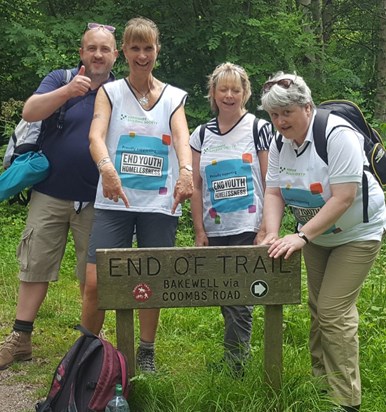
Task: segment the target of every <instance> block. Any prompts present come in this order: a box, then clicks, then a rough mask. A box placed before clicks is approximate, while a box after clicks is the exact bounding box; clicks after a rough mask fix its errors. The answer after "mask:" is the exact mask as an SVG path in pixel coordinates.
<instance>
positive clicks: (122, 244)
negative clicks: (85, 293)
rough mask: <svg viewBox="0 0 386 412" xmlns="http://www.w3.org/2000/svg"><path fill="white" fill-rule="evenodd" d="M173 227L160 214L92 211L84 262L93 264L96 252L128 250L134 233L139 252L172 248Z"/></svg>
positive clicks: (174, 221) (171, 218)
mask: <svg viewBox="0 0 386 412" xmlns="http://www.w3.org/2000/svg"><path fill="white" fill-rule="evenodd" d="M177 224H178V217H176V216H169V215H165V214H163V213H141V212H128V211H121V210H104V209H95V215H94V224H93V228H92V232H91V237H90V242H89V247H88V257H87V261H88V263H96V249H111V248H131V247H132V245H133V237H134V233H135V234H136V238H137V244H138V247H139V248H143V247H173V246H174V243H175V239H176V232H177Z"/></svg>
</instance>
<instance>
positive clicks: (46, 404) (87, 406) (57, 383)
mask: <svg viewBox="0 0 386 412" xmlns="http://www.w3.org/2000/svg"><path fill="white" fill-rule="evenodd" d="M76 329H78V330H80V331H81V332H82V333H83V335H82V336H81V337H80V338H78V340H77V341H76V342H75V343H74V344H73V346H72V347H71V348H70V350H69V351H68V352H67V353H66V355H65V356H64V357H63V359H62V360H61V361H60V363H59V365H58V366H57V368H56V370H55V373H54V377H53V379H52V384H51V388H50V390H49V392H48V395H47V398H46V400H45V401H42V402H38V403H37V404H36V406H35V409H36V411H37V412H62V411H77V412H103V411H104V410H105V407H106V405H107V403H108V402H109V400H110V399H111V398H112V397H113V396H114V395H115V385H116V384H117V383H120V384H122V389H123V395H124V396H125V397H126V398H127V397H128V393H129V386H130V381H129V379H128V366H127V359H126V357H125V356H124V355H123V354H122V353H121V352H120V351H118V350H117V349H116V348H114V346H113V345H112V344H111V343H110V342H108V341H106V340H105V339H102V338H100V337H98V336H96V335H94V334H92V333H91V332H89V331H88V330H87V329H85V328H84V327H82V326H80V325H78V326H76Z"/></svg>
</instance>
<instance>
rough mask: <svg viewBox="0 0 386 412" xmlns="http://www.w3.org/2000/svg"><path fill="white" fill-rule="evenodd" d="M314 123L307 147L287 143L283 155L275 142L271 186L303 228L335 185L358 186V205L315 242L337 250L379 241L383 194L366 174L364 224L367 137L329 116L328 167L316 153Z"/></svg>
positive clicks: (383, 215)
mask: <svg viewBox="0 0 386 412" xmlns="http://www.w3.org/2000/svg"><path fill="white" fill-rule="evenodd" d="M313 120H314V117H313V119H312V121H311V124H310V126H309V128H308V133H307V136H306V139H305V141H304V143H303V144H302V146H300V147H296V145H295V144H294V143H293V142H292V141H291V140H289V139H286V138H283V146H282V148H281V151H280V153H279V151H278V149H277V144H276V141H275V139H273V140H272V143H271V146H270V152H269V163H268V173H267V178H266V185H267V187H279V188H280V189H281V193H282V196H283V199H284V201H285V203H286V205H289V206H290V207H291V209H292V211H293V213H294V216H295V219H296V221H297V222H298V224H299V227H301V226H302V225H304V224H306V223H307V222H308V221H309V220H311V219H312V218H313V217H314V216H315V215H316V214H317V213H318V212H319V210H320V209H321V208H322V207H323V206H324V204H325V203H326V202H327V200H328V199H329V198H330V197H331V187H330V185H331V184H340V183H349V182H356V183H358V189H357V194H356V197H355V199H354V202H353V204H352V205H351V206H350V207H349V209H347V211H346V212H345V213H344V214H343V215H342V216H341V217H340V218H339V219H338V220H337V221H336V222H335V223H334V224H333V225H332V226H331V227H330V228H329V229H328V230H327V231H326V232H325V233H323V234H322V235H320V236H318V237H316V238H315V239H314V240H313V241H312V242H313V243H315V244H318V245H321V246H331V247H334V246H338V245H341V244H344V243H348V242H351V241H356V240H357V241H361V240H380V239H381V237H382V233H383V227H384V225H385V221H386V210H385V202H384V194H383V191H382V189H381V188H380V186H379V184H378V183H377V181H376V180H375V178H374V176H372V175H371V173H370V172H366V175H367V178H368V184H369V197H368V198H369V204H368V215H369V222H368V223H364V222H363V196H362V173H363V165H364V164H368V163H367V159H366V156H365V154H364V151H363V136H362V135H361V134H359V133H356V132H354V131H353V130H351V128H347V127H342V128H337V129H335V130H334V131H332V133H331V134H330V135H329V133H330V131H331V130H332V129H333V128H334V127H335V126H337V125H343V124H346V123H345V121H344V120H342V119H341V118H339V117H337V116H335V115H330V116H329V119H328V123H327V128H326V135H327V136H328V135H329V138H328V140H327V153H328V165H327V164H326V163H325V162H324V161H323V160H322V159H321V158H320V156H319V155H318V153H317V152H316V149H315V145H314V138H313V133H312V126H313Z"/></svg>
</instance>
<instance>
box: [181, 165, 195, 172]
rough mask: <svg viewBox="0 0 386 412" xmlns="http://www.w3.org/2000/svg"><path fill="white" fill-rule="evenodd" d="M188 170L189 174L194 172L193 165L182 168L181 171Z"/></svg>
mask: <svg viewBox="0 0 386 412" xmlns="http://www.w3.org/2000/svg"><path fill="white" fill-rule="evenodd" d="M182 169H186V170H187V171H188V172H193V167H192V166H191V165H185V166H181V167H180V170H182Z"/></svg>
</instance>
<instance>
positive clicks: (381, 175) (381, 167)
mask: <svg viewBox="0 0 386 412" xmlns="http://www.w3.org/2000/svg"><path fill="white" fill-rule="evenodd" d="M330 113H332V114H334V115H336V116H339V117H341V118H342V119H344V120H346V121H347V122H348V123H349V124H350V125H351V128H352V129H353V130H355V131H358V132H359V133H361V134H362V135H363V137H364V151H365V154H366V157H367V159H368V161H369V166H368V167H364V169H365V170H368V171H370V172H371V173H372V174H373V175H374V177H375V178H376V180H377V182H378V183H379V184H380V186H381V187H382V188H383V186H384V185H386V149H385V147H384V145H383V141H382V138H381V136H380V135H379V133H378V132H377V131H376V130H375V129H373V128H372V127H371V126H370V125H369V123H368V122H367V121H366V119H365V118H364V116H363V113H362V111H361V109H360V108H359V107H358V106H357V105H356V104H355V103H353V102H351V101H349V100H328V101H326V102H323V103H321V104H320V105H319V106H318V107H317V112H316V116H315V120H314V125H313V128H312V132H313V136H314V142H315V150H316V152H317V153H318V155H319V156H320V158H321V159H322V160H323V161H324V162H325V163H326V164H327V165H328V154H327V139H328V138H329V136H330V134H331V133H332V132H333V130H335V129H337V128H338V127H349V126H347V125H346V124H344V125H338V126H335V127H333V128H332V129H331V131H330V133H329V135H328V136H327V135H326V127H327V121H328V117H329V115H330ZM276 145H277V148H278V150H279V152H280V150H281V148H282V145H283V141H282V136H281V135H279V136H278V137H277V139H276ZM362 188H363V222H365V223H367V222H368V221H369V218H368V197H369V193H368V181H367V177H366V174H365V173H363V176H362Z"/></svg>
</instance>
